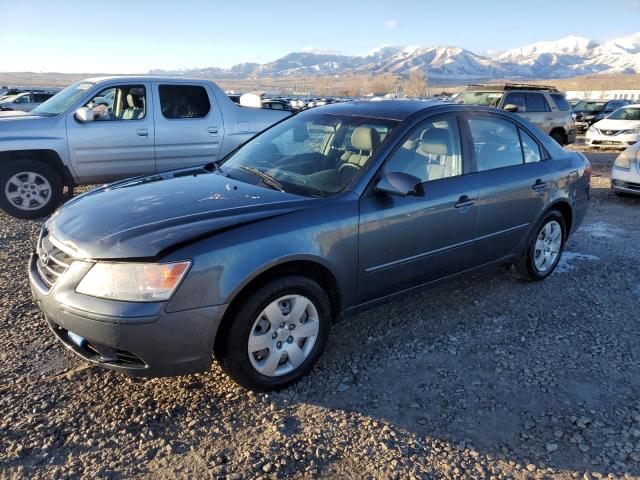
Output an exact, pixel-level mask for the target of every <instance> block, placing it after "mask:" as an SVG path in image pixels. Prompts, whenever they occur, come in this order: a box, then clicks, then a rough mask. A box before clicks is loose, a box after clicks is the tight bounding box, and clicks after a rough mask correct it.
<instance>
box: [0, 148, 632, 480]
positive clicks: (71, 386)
mask: <svg viewBox="0 0 640 480" xmlns="http://www.w3.org/2000/svg"><path fill="white" fill-rule="evenodd" d="M589 156H590V157H591V158H592V161H593V163H594V171H595V175H594V179H593V187H594V189H593V193H594V195H593V201H592V205H591V209H590V212H589V214H588V217H587V219H586V221H585V224H584V226H583V227H582V228H581V229H580V230H579V231H578V232H577V233H576V234H575V235H574V236H573V237H572V238H571V240H570V241H569V243H568V245H567V248H566V252H565V255H564V257H563V260H562V263H561V265H560V267H559V269H558V271H557V272H556V273H554V274H553V275H552V276H551V277H550V278H549V279H547V280H546V281H544V282H542V283H537V284H526V283H522V282H520V281H518V280H517V279H516V278H515V277H514V276H513V275H512V274H511V273H510V272H508V271H499V272H492V273H484V274H477V275H473V276H468V277H464V278H462V279H460V280H458V281H456V282H454V283H450V284H448V285H444V286H441V287H438V288H435V289H431V290H428V291H425V292H424V293H421V294H417V295H413V296H410V297H406V298H404V299H401V300H398V301H395V302H393V303H389V304H386V305H384V306H381V307H378V308H376V309H372V310H369V311H367V312H364V313H362V314H360V315H358V316H356V317H354V318H352V319H350V320H349V321H346V322H342V323H340V324H338V325H336V326H335V328H334V329H333V331H332V336H331V339H330V341H329V344H328V347H327V351H326V352H325V354H324V356H323V358H322V359H321V361H320V363H319V364H318V366H317V368H316V369H315V370H314V372H313V373H312V374H311V375H310V376H309V377H308V378H306V379H305V380H304V381H303V382H302V383H300V384H298V385H296V386H294V387H292V388H289V389H288V390H285V391H283V392H280V393H278V394H269V395H265V394H259V395H258V394H252V393H249V392H246V391H244V390H242V389H241V388H239V387H238V386H236V385H235V384H234V383H232V382H231V381H230V380H229V379H228V378H226V377H225V376H224V375H223V374H222V373H221V372H220V369H219V368H218V367H217V365H214V367H213V368H212V370H211V371H210V372H208V373H206V374H201V375H194V376H191V377H183V378H173V379H153V380H135V379H130V378H128V377H126V376H123V375H120V374H116V373H113V372H109V371H106V370H102V369H99V368H95V367H89V366H87V365H85V364H84V363H83V362H82V361H80V360H78V359H77V358H75V357H74V356H72V355H71V354H70V353H68V352H67V351H66V350H65V349H64V348H63V347H62V346H60V345H59V344H58V343H57V342H56V341H54V339H53V336H52V335H51V334H50V333H49V331H48V330H47V328H46V326H45V324H44V322H43V318H42V315H41V314H40V312H39V311H38V310H37V309H36V308H35V306H34V304H33V302H32V301H31V296H30V293H29V289H28V284H27V278H26V275H25V266H26V262H27V256H28V252H29V249H30V245H31V244H32V242H33V241H34V239H35V238H36V234H37V231H38V228H39V222H25V221H17V220H14V219H12V218H9V217H7V216H3V215H2V214H0V255H1V259H2V262H0V412H1V413H2V414H1V415H0V477H2V478H25V477H26V478H87V479H93V478H131V477H133V478H162V479H164V478H236V479H240V478H245V479H249V478H260V477H262V478H303V477H304V478H316V477H329V478H344V479H351V478H353V479H361V478H402V479H404V478H445V477H446V478H513V479H520V478H550V477H553V478H560V479H568V478H584V479H590V478H605V477H608V478H625V477H628V478H640V349H639V348H638V344H639V343H640V325H639V323H638V310H639V308H638V307H640V272H639V269H638V261H639V260H640V249H639V248H638V246H639V245H640V200H638V199H634V198H630V197H617V196H614V195H613V194H612V193H611V191H610V190H609V188H608V181H609V180H608V170H609V168H610V167H609V165H610V164H611V162H612V160H613V158H615V154H612V153H601V154H590V155H589Z"/></svg>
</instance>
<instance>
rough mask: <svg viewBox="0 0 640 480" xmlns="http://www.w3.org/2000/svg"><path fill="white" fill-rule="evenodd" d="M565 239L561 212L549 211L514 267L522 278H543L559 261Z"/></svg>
mask: <svg viewBox="0 0 640 480" xmlns="http://www.w3.org/2000/svg"><path fill="white" fill-rule="evenodd" d="M565 240H566V227H565V223H564V218H563V217H562V214H560V212H558V211H556V210H551V211H549V212H548V213H547V214H546V215H545V216H544V218H543V219H542V221H541V222H540V223H539V224H538V227H537V228H536V230H535V231H534V234H533V235H532V237H531V238H530V239H529V241H528V242H527V246H526V247H525V250H524V252H523V253H522V256H521V258H520V259H519V260H518V261H517V262H516V264H515V267H516V271H517V272H518V274H519V276H520V277H521V278H522V279H523V280H527V281H532V282H533V281H538V280H544V279H545V278H547V277H548V276H549V275H551V274H552V273H553V271H554V270H555V268H556V267H557V265H558V262H559V261H560V257H561V256H562V252H563V250H564V243H565Z"/></svg>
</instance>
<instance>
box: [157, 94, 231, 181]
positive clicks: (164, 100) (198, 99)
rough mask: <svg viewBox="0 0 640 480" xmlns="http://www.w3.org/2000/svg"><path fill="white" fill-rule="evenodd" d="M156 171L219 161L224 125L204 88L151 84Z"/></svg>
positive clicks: (216, 106)
mask: <svg viewBox="0 0 640 480" xmlns="http://www.w3.org/2000/svg"><path fill="white" fill-rule="evenodd" d="M153 88H154V93H155V98H156V171H157V172H164V171H167V170H171V169H175V168H186V167H192V166H195V165H203V164H206V163H210V162H215V161H217V160H219V158H220V146H221V144H222V139H223V136H224V124H223V122H222V115H221V113H220V107H218V104H217V102H216V100H215V96H214V95H213V94H212V93H211V92H209V91H208V89H207V88H206V87H205V86H204V85H198V84H193V85H189V84H169V83H167V84H163V83H161V82H154V86H153Z"/></svg>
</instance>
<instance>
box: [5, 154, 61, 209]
mask: <svg viewBox="0 0 640 480" xmlns="http://www.w3.org/2000/svg"><path fill="white" fill-rule="evenodd" d="M0 188H1V190H0V208H1V209H2V210H4V211H5V212H6V213H8V214H9V215H11V216H12V217H16V218H24V219H30V218H38V217H44V216H46V215H49V214H50V213H52V212H53V211H54V210H55V209H56V207H57V206H58V204H59V203H60V201H61V200H62V190H63V188H64V186H63V184H62V180H61V178H60V175H58V173H57V172H56V171H55V170H54V169H53V168H51V167H50V166H49V165H47V164H45V163H42V162H38V161H35V160H26V159H25V160H16V161H13V162H11V163H9V164H7V165H6V166H4V167H2V168H1V169H0Z"/></svg>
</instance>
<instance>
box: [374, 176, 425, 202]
mask: <svg viewBox="0 0 640 480" xmlns="http://www.w3.org/2000/svg"><path fill="white" fill-rule="evenodd" d="M376 192H381V193H386V194H388V195H398V196H400V197H408V196H409V195H422V193H423V192H422V180H420V179H419V178H418V177H414V176H413V175H409V174H408V173H404V172H391V173H387V174H386V175H385V176H384V177H382V178H381V179H380V180H378V183H376Z"/></svg>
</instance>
